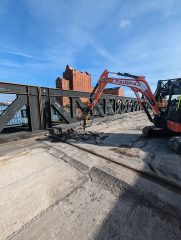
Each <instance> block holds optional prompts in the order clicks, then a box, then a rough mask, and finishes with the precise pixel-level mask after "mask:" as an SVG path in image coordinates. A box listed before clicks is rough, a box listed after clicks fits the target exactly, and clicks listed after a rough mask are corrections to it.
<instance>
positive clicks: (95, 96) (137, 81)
mask: <svg viewBox="0 0 181 240" xmlns="http://www.w3.org/2000/svg"><path fill="white" fill-rule="evenodd" d="M110 75H111V76H110ZM118 76H119V77H118ZM120 76H121V77H120ZM108 83H111V84H116V85H119V86H125V87H129V88H130V89H131V90H132V91H133V92H134V93H135V95H136V98H137V99H138V102H139V104H140V106H141V108H142V109H143V110H144V111H145V113H146V114H147V116H148V118H149V120H150V121H151V122H153V118H152V117H151V115H150V113H149V111H148V110H147V108H146V105H145V102H147V103H148V104H149V105H150V107H151V109H152V110H153V111H154V114H155V115H157V116H160V110H159V109H158V107H157V104H156V99H155V97H154V95H153V93H152V91H151V89H150V87H149V85H148V83H147V81H146V80H145V77H143V76H135V75H131V74H129V73H120V72H118V73H115V72H109V71H107V70H105V71H104V72H103V73H102V74H101V76H100V78H99V80H98V82H97V84H96V86H95V88H94V90H93V92H92V94H91V96H90V101H89V102H88V106H87V113H88V112H90V111H92V110H93V108H94V107H95V105H96V103H97V102H98V100H99V99H100V97H101V95H102V93H103V91H104V89H105V87H106V85H107V84H108ZM139 93H141V94H142V95H143V100H142V99H141V98H140V96H139ZM85 123H86V120H85Z"/></svg>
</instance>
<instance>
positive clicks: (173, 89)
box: [154, 78, 181, 133]
mask: <svg viewBox="0 0 181 240" xmlns="http://www.w3.org/2000/svg"><path fill="white" fill-rule="evenodd" d="M154 95H155V99H156V102H157V106H158V108H159V110H160V112H161V113H162V115H164V119H165V121H167V122H170V121H171V122H172V123H173V124H172V125H174V124H175V125H178V124H179V125H180V130H179V131H178V127H177V131H178V132H180V133H181V78H175V79H168V80H159V81H158V86H157V89H156V91H155V94H154ZM167 125H168V124H167ZM168 128H169V129H170V127H169V125H168ZM170 130H174V129H172V128H171V129H170Z"/></svg>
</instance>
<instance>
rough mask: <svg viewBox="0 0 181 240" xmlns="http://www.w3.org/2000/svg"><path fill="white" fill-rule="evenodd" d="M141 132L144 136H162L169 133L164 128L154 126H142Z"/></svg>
mask: <svg viewBox="0 0 181 240" xmlns="http://www.w3.org/2000/svg"><path fill="white" fill-rule="evenodd" d="M142 133H143V136H144V137H164V136H168V135H169V132H168V131H167V130H166V129H164V128H156V127H155V126H146V127H144V128H143V130H142Z"/></svg>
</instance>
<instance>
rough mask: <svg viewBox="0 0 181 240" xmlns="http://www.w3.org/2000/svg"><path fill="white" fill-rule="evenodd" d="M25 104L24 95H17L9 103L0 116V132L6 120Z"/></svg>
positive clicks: (6, 122) (25, 97) (25, 98)
mask: <svg viewBox="0 0 181 240" xmlns="http://www.w3.org/2000/svg"><path fill="white" fill-rule="evenodd" d="M26 104H27V96H26V95H18V96H17V98H16V99H15V100H14V101H13V102H12V104H11V105H9V107H8V108H7V109H6V111H5V112H4V113H3V115H1V116H0V132H1V131H2V130H3V129H4V127H5V126H6V125H7V124H8V122H9V121H10V120H11V119H12V118H13V117H14V115H15V114H16V112H17V111H18V110H20V109H21V108H22V107H23V106H24V105H26Z"/></svg>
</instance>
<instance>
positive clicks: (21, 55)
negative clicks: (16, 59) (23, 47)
mask: <svg viewBox="0 0 181 240" xmlns="http://www.w3.org/2000/svg"><path fill="white" fill-rule="evenodd" d="M0 53H8V54H12V55H17V56H20V57H26V58H35V57H34V56H32V55H29V54H26V53H23V52H17V51H12V50H0Z"/></svg>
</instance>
